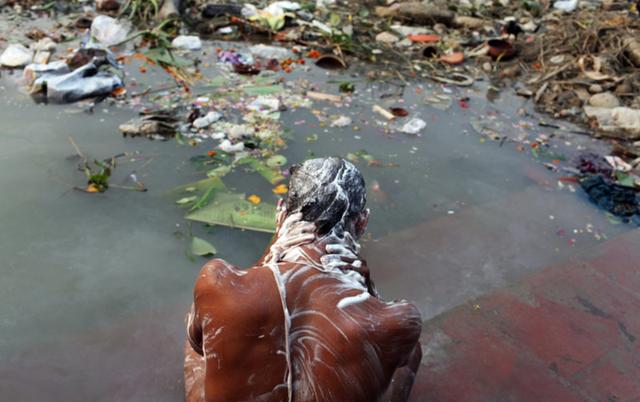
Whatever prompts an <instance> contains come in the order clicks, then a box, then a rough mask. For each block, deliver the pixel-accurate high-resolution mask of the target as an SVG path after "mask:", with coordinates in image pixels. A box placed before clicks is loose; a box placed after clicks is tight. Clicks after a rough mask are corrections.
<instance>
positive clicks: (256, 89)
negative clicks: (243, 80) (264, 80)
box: [244, 85, 284, 96]
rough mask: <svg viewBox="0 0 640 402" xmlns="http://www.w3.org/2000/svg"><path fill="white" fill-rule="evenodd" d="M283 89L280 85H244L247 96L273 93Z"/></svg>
mask: <svg viewBox="0 0 640 402" xmlns="http://www.w3.org/2000/svg"><path fill="white" fill-rule="evenodd" d="M283 91H284V87H283V86H282V85H250V86H246V87H244V93H245V94H247V95H249V96H259V95H274V94H278V93H281V92H283Z"/></svg>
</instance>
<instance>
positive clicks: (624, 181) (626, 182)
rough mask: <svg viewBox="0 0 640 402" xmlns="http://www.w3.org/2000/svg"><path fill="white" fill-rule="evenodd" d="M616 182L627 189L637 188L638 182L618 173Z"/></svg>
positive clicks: (629, 176)
mask: <svg viewBox="0 0 640 402" xmlns="http://www.w3.org/2000/svg"><path fill="white" fill-rule="evenodd" d="M616 182H617V184H619V185H621V186H625V187H631V188H634V187H635V186H636V181H635V180H634V179H633V177H632V176H631V175H628V174H626V173H624V172H616Z"/></svg>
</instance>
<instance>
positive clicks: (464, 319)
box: [411, 230, 640, 402]
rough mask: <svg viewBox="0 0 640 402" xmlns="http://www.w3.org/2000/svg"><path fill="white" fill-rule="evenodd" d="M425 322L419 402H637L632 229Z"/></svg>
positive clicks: (637, 265) (638, 321) (636, 275)
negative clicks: (586, 254) (581, 254)
mask: <svg viewBox="0 0 640 402" xmlns="http://www.w3.org/2000/svg"><path fill="white" fill-rule="evenodd" d="M591 254H592V255H590V256H586V257H585V258H574V259H572V260H570V261H566V262H563V263H561V264H557V265H554V266H552V267H549V268H546V269H543V270H540V271H538V272H536V273H533V274H530V275H528V276H526V277H525V278H523V279H522V280H521V281H519V282H518V283H517V284H516V285H514V286H510V287H508V288H503V289H499V290H496V291H493V292H491V293H489V294H487V295H486V296H482V297H480V298H477V299H474V300H472V301H469V302H467V303H465V304H463V305H461V306H459V307H457V308H455V309H453V310H451V311H449V312H446V313H444V314H442V315H440V316H438V317H436V318H434V319H432V320H430V321H428V322H427V323H426V324H425V329H424V332H423V338H422V342H423V347H424V358H423V361H422V365H421V368H420V371H419V374H418V380H417V383H416V385H415V387H414V390H413V394H412V399H411V400H412V401H413V402H426V401H433V402H439V401H514V402H516V401H517V402H528V401H531V402H539V401H562V402H564V401H638V400H640V231H639V230H635V231H632V232H629V233H627V234H624V235H621V236H619V237H616V238H614V239H612V240H609V241H607V242H606V243H603V244H601V245H599V246H598V247H596V248H595V249H594V250H592V253H591Z"/></svg>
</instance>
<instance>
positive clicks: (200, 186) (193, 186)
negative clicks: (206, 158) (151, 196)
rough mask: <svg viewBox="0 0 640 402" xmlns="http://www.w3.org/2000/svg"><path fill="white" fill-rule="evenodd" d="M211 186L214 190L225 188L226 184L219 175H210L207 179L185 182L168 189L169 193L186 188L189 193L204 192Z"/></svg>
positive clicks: (178, 191) (182, 190)
mask: <svg viewBox="0 0 640 402" xmlns="http://www.w3.org/2000/svg"><path fill="white" fill-rule="evenodd" d="M211 187H214V188H215V189H216V190H226V189H227V186H225V185H224V183H223V182H222V180H221V179H220V178H219V177H210V178H208V179H204V180H200V181H196V182H194V183H189V184H185V185H183V186H179V187H176V188H174V189H172V190H170V191H169V194H176V193H177V194H180V193H183V192H185V191H187V189H189V190H188V191H189V192H190V193H193V192H201V193H204V192H206V191H208V190H209V189H210V188H211Z"/></svg>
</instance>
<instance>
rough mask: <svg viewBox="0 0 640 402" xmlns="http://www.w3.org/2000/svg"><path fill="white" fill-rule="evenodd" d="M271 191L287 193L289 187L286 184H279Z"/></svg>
mask: <svg viewBox="0 0 640 402" xmlns="http://www.w3.org/2000/svg"><path fill="white" fill-rule="evenodd" d="M271 191H273V193H274V194H286V193H287V192H288V191H289V188H288V187H287V185H286V184H279V185H277V186H275V187H274V188H273V189H272V190H271Z"/></svg>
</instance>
